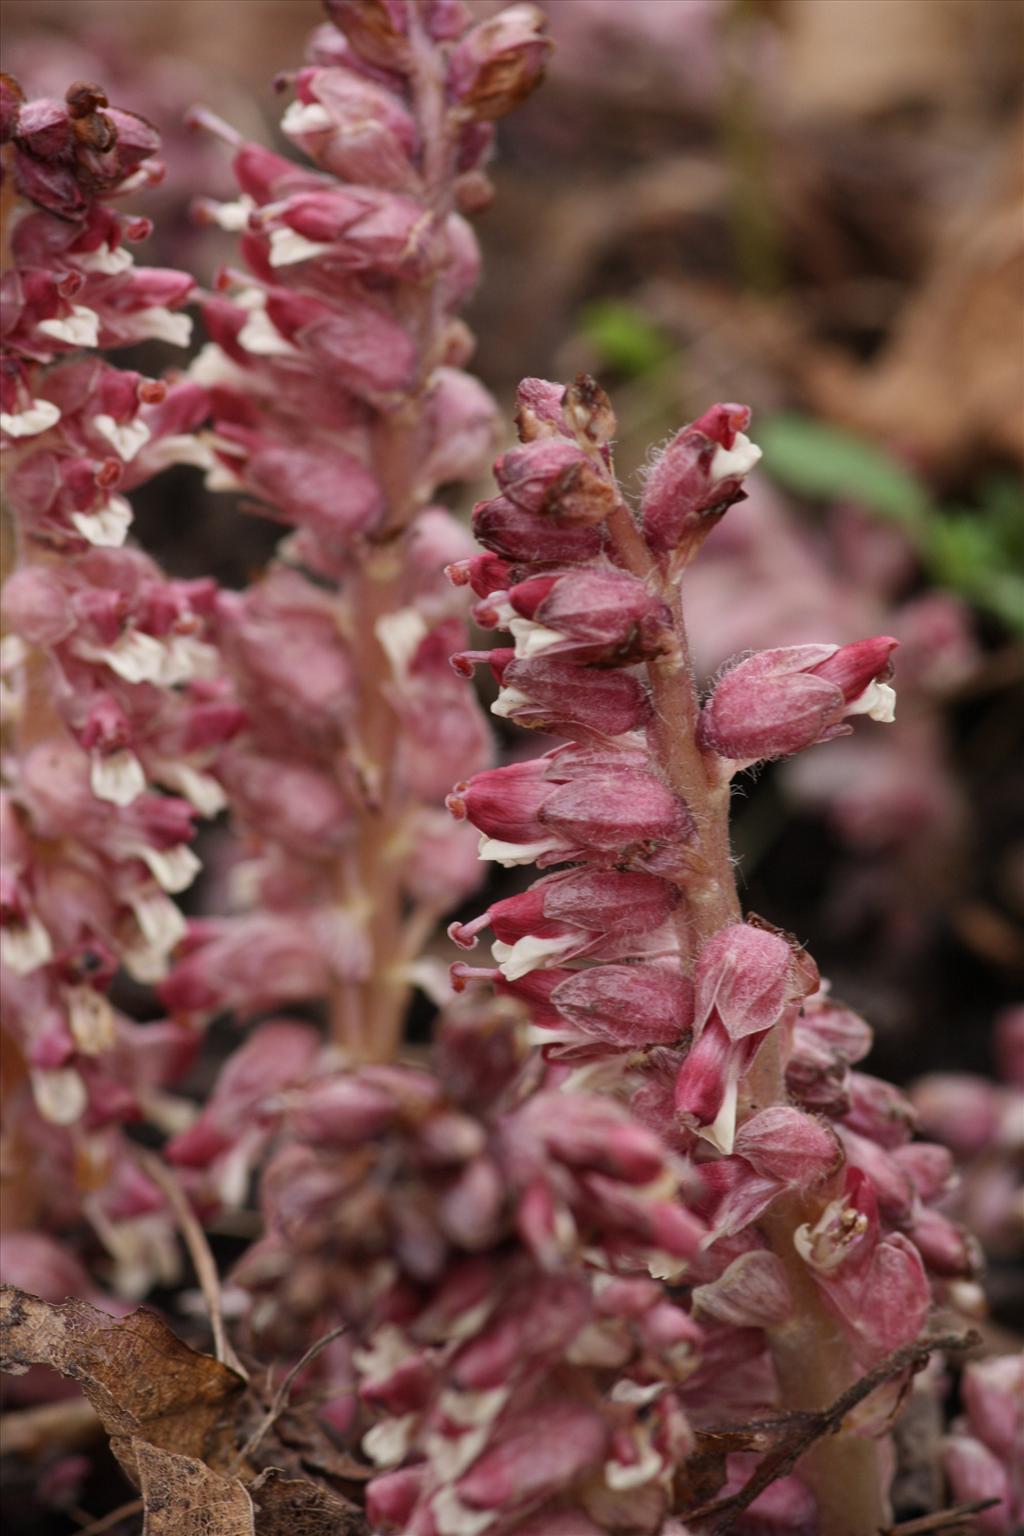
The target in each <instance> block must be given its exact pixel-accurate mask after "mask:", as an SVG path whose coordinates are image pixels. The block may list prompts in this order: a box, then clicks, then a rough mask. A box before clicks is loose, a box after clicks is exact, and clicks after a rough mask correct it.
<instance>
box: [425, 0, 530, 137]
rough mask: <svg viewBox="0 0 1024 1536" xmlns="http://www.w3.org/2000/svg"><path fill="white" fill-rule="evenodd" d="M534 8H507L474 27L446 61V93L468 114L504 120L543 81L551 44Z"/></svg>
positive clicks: (474, 116)
mask: <svg viewBox="0 0 1024 1536" xmlns="http://www.w3.org/2000/svg"><path fill="white" fill-rule="evenodd" d="M545 26H546V21H545V18H544V14H543V12H542V11H540V10H539V9H538V8H537V6H535V5H528V4H520V5H509V6H506V7H505V9H504V10H502V11H499V12H498V13H497V15H496V16H492V17H490V18H489V19H488V20H487V21H482V22H480V23H479V24H478V25H477V26H475V27H472V28H470V30H469V31H468V32H467V33H466V34H465V36H464V37H463V38H462V40H461V41H460V42H459V43H458V44H457V45H456V47H455V48H454V50H453V51H452V54H451V57H450V59H449V61H448V90H449V93H450V95H451V96H452V98H453V99H454V100H455V101H456V102H458V104H459V105H460V107H462V108H463V109H464V110H465V111H466V112H467V114H468V115H469V116H471V117H473V118H477V119H484V120H490V119H492V118H496V117H504V116H505V114H506V113H507V112H511V111H513V109H514V108H515V107H517V106H519V104H520V102H522V101H525V100H526V97H527V96H529V94H530V92H531V91H532V90H533V89H534V88H535V87H536V86H537V85H538V84H539V83H540V80H541V78H542V77H543V74H544V66H545V63H546V61H547V56H548V53H549V52H550V49H551V43H550V41H549V39H548V38H546V37H545V36H544V35H543V34H544V29H545Z"/></svg>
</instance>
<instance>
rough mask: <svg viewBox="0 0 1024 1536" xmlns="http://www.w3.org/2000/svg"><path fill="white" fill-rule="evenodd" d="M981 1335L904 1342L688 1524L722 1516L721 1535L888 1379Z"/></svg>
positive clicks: (690, 1515)
mask: <svg viewBox="0 0 1024 1536" xmlns="http://www.w3.org/2000/svg"><path fill="white" fill-rule="evenodd" d="M980 1337H981V1336H980V1334H977V1333H975V1332H974V1331H973V1329H972V1330H971V1332H969V1333H966V1334H961V1333H948V1334H941V1335H938V1336H936V1337H932V1338H927V1339H920V1340H917V1341H915V1342H914V1343H911V1344H904V1345H903V1346H902V1347H901V1348H900V1349H896V1350H893V1352H892V1354H890V1355H886V1357H885V1359H884V1360H880V1361H879V1362H878V1364H877V1365H876V1366H874V1367H873V1368H872V1369H871V1370H870V1371H868V1373H867V1375H866V1376H862V1377H861V1379H860V1380H859V1381H855V1382H854V1383H853V1385H852V1386H851V1387H848V1388H847V1390H846V1391H845V1392H842V1393H840V1395H839V1396H838V1397H837V1398H836V1400H835V1402H834V1403H832V1404H831V1406H830V1407H828V1408H826V1409H824V1410H823V1411H822V1412H821V1413H809V1414H806V1415H802V1419H803V1422H802V1423H800V1422H798V1423H796V1424H794V1426H793V1430H794V1432H793V1433H792V1434H791V1435H789V1436H788V1437H787V1439H786V1440H785V1441H784V1442H783V1443H782V1444H781V1445H779V1446H777V1447H776V1448H775V1449H774V1450H772V1451H769V1452H768V1454H767V1456H765V1458H764V1460H763V1461H761V1462H760V1463H759V1464H758V1466H757V1467H756V1468H755V1470H754V1472H753V1473H752V1475H751V1476H750V1477H749V1478H748V1479H747V1481H746V1482H745V1483H744V1485H743V1487H742V1488H741V1489H740V1490H739V1492H738V1493H734V1494H731V1495H730V1496H729V1497H728V1498H726V1499H716V1500H715V1501H714V1502H713V1503H711V1504H704V1505H701V1507H700V1508H699V1509H693V1510H685V1511H683V1512H682V1513H683V1515H684V1517H685V1518H686V1519H687V1520H688V1521H694V1520H708V1519H710V1518H711V1517H712V1515H724V1516H725V1519H724V1520H720V1521H719V1522H718V1524H717V1525H716V1526H715V1527H714V1532H713V1536H722V1533H723V1532H725V1531H728V1530H729V1528H730V1527H731V1525H732V1524H733V1522H734V1520H735V1519H736V1517H737V1516H738V1515H740V1514H741V1513H742V1512H743V1510H745V1509H747V1508H749V1506H750V1505H751V1504H752V1503H753V1502H754V1500H755V1499H756V1498H757V1496H758V1494H760V1493H763V1492H764V1490H765V1489H766V1488H768V1487H769V1486H770V1485H771V1484H772V1483H774V1482H775V1481H776V1479H778V1478H780V1477H785V1476H786V1474H787V1473H788V1472H790V1471H792V1469H793V1467H794V1466H795V1465H796V1463H797V1462H798V1461H799V1460H800V1458H801V1456H803V1455H805V1454H806V1452H807V1451H808V1450H809V1449H810V1448H811V1446H812V1445H813V1444H814V1443H815V1441H817V1440H820V1439H822V1438H823V1437H824V1436H825V1435H834V1434H835V1433H836V1432H837V1431H838V1430H839V1429H840V1428H841V1426H842V1423H843V1420H844V1419H845V1418H846V1417H847V1415H848V1414H849V1413H851V1412H852V1411H853V1409H854V1408H856V1407H857V1405H858V1404H859V1403H862V1402H863V1401H864V1399H865V1398H866V1397H870V1396H871V1393H872V1392H874V1391H876V1390H877V1389H878V1388H879V1387H881V1386H884V1385H885V1383H886V1382H887V1381H892V1380H893V1378H894V1377H896V1376H899V1375H901V1374H902V1373H903V1371H905V1370H907V1369H908V1368H914V1369H918V1370H919V1369H920V1368H921V1366H923V1365H924V1364H925V1362H926V1361H927V1359H928V1357H929V1356H930V1355H932V1354H934V1353H935V1351H936V1350H940V1349H941V1350H954V1349H970V1348H971V1347H973V1345H975V1344H977V1343H979V1342H980Z"/></svg>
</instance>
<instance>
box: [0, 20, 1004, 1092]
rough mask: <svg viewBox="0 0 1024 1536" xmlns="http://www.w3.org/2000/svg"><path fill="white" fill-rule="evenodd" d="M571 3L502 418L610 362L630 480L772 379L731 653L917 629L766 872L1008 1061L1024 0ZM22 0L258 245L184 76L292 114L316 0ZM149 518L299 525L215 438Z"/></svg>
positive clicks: (772, 904) (158, 527)
mask: <svg viewBox="0 0 1024 1536" xmlns="http://www.w3.org/2000/svg"><path fill="white" fill-rule="evenodd" d="M471 4H472V8H473V9H474V11H475V12H477V13H479V14H480V15H484V14H486V13H487V12H488V11H490V10H492V9H494V6H493V5H492V4H491V0H471ZM546 9H547V11H548V13H549V16H550V20H551V28H552V32H553V34H554V37H555V39H556V42H557V45H558V46H557V51H556V54H555V58H554V62H553V64H552V68H551V71H550V78H549V80H548V82H547V84H546V85H545V87H544V89H543V90H542V91H541V92H540V93H538V95H537V96H535V97H534V98H533V99H532V100H531V101H530V103H529V104H528V105H527V107H526V108H525V109H524V110H523V111H522V112H521V113H519V114H517V115H516V116H515V117H513V118H511V119H509V120H508V122H507V123H505V124H503V125H502V129H501V137H500V152H499V157H498V159H497V161H496V165H495V173H494V174H495V182H496V187H497V196H496V199H495V202H494V204H493V207H492V208H491V209H490V210H489V211H487V212H486V213H485V214H484V216H483V217H482V219H481V220H480V221H479V225H478V228H479V233H480V238H481V241H482V244H483V248H484V257H485V266H484V271H485V280H484V283H483V285H482V288H481V290H480V293H479V295H478V297H477V300H476V302H475V306H474V312H473V314H472V315H471V317H470V318H471V321H472V323H473V325H474V328H475V330H476V332H477V334H478V338H479V341H478V349H477V354H476V360H475V366H476V367H477V368H478V370H479V372H480V373H481V375H482V377H483V378H484V379H485V381H486V382H487V383H488V384H489V385H490V386H491V387H492V388H493V390H494V391H495V393H496V395H497V396H498V399H499V401H500V404H501V406H502V410H503V412H504V413H505V419H506V421H507V420H508V416H509V407H510V403H511V400H512V397H513V392H514V388H515V384H516V382H517V380H518V379H519V378H520V377H521V376H522V375H524V374H541V375H544V376H547V377H549V378H562V377H569V376H571V375H572V374H574V373H575V372H576V371H577V370H579V369H588V370H590V371H593V372H595V373H596V374H597V375H598V376H599V377H600V378H601V381H602V382H603V383H604V384H605V385H606V386H607V387H608V389H609V390H610V391H611V392H612V394H613V397H614V399H615V403H616V406H617V409H618V412H619V420H620V431H619V442H618V447H617V457H618V463H619V467H620V471H621V473H622V475H623V479H624V483H625V484H626V486H627V487H629V488H632V489H633V490H635V489H636V488H637V487H638V485H639V479H638V476H639V475H640V473H642V467H643V464H644V462H645V459H646V457H647V455H648V453H649V448H650V445H651V444H652V443H658V442H661V441H664V440H665V439H666V438H667V437H668V435H669V434H670V433H671V432H672V431H674V430H675V429H676V428H677V427H678V425H680V424H681V423H682V422H683V421H685V420H688V419H690V418H692V417H693V416H694V415H696V414H697V413H699V412H700V411H701V410H703V409H704V408H705V406H706V405H707V404H708V403H709V402H710V401H711V400H714V399H739V400H743V401H747V402H749V403H750V404H751V405H752V406H753V408H754V412H755V428H754V432H755V436H756V437H757V439H758V440H759V441H760V442H761V443H762V444H763V446H764V449H765V459H764V465H763V468H762V470H761V472H760V473H759V474H758V475H757V476H756V477H755V482H754V485H753V489H752V492H751V499H750V501H749V502H748V503H747V504H746V506H745V507H739V508H736V509H735V510H734V511H733V512H731V513H730V515H729V518H727V519H726V520H725V521H724V523H723V524H722V525H721V528H720V529H719V530H718V531H716V534H715V535H714V536H713V538H712V540H711V541H710V542H709V546H708V551H707V555H706V558H705V559H704V560H703V561H702V562H700V563H699V565H698V566H697V567H696V568H695V569H694V571H693V572H692V573H691V574H690V575H689V576H688V577H687V583H688V589H689V590H688V596H689V610H690V612H691V615H692V628H693V631H694V635H695V639H696V644H697V650H698V654H699V656H700V659H701V662H702V665H703V666H704V668H705V671H706V672H707V674H708V675H711V674H712V673H713V672H714V670H715V669H716V668H717V667H719V666H720V665H721V663H722V661H723V660H724V659H725V657H726V656H727V655H729V654H730V653H733V652H735V651H737V650H743V649H746V648H749V647H753V646H760V645H768V644H780V643H787V642H798V641H803V640H808V639H813V640H819V639H834V640H847V639H852V638H855V637H856V636H858V635H860V634H864V633H872V632H880V631H881V632H891V633H894V634H896V635H897V636H898V637H899V638H900V639H901V641H902V649H901V651H900V653H899V656H898V665H897V683H898V685H899V688H900V700H901V702H900V715H899V719H898V722H897V725H896V726H895V727H893V728H892V730H891V731H884V730H877V731H875V732H867V731H863V730H860V731H858V733H857V734H856V735H855V736H853V737H851V738H849V739H848V740H846V741H844V742H840V743H837V744H834V745H831V746H829V747H827V748H825V749H822V750H820V751H818V752H816V753H812V754H809V755H808V756H807V757H806V758H805V759H802V760H801V761H800V762H799V763H794V764H783V765H780V766H779V767H778V768H775V769H772V770H771V771H769V772H767V773H765V774H764V775H763V777H762V778H761V779H759V780H758V781H757V783H756V784H750V785H748V786H747V787H745V789H744V791H743V796H742V798H740V799H738V801H737V813H736V841H737V851H738V854H739V857H740V859H741V868H742V872H743V879H744V882H745V886H746V895H747V899H748V902H749V904H750V906H751V907H752V908H753V909H754V910H757V911H761V912H766V913H769V914H770V915H771V916H772V917H773V918H774V919H775V920H777V921H780V922H782V923H784V924H786V925H787V926H788V927H790V928H791V929H792V930H793V931H794V932H797V933H798V934H799V935H800V937H801V938H802V939H805V940H806V941H808V943H809V944H810V946H811V948H812V949H813V950H814V952H815V953H816V955H817V956H818V957H819V959H820V961H821V962H822V967H823V970H825V972H826V973H827V974H829V975H830V976H831V977H832V979H833V983H834V987H835V990H836V991H837V992H838V993H839V994H840V995H843V996H845V997H847V998H848V1000H849V1001H850V1002H852V1003H854V1004H855V1005H856V1006H858V1007H860V1008H861V1009H862V1010H863V1011H865V1012H866V1013H868V1014H869V1015H870V1017H871V1018H872V1020H873V1021H874V1022H875V1023H876V1025H877V1026H878V1030H879V1040H880V1045H879V1055H878V1064H877V1066H876V1068H875V1070H876V1071H878V1072H880V1073H881V1074H882V1075H890V1076H894V1077H896V1078H897V1079H898V1080H902V1081H906V1080H907V1079H909V1078H910V1077H911V1076H912V1075H913V1074H914V1073H915V1072H917V1071H919V1070H920V1069H921V1068H922V1066H923V1065H924V1064H926V1063H928V1064H932V1065H940V1066H943V1067H966V1068H971V1069H975V1070H980V1071H990V1070H992V1067H993V1063H992V1060H991V1058H990V1055H989V1045H988V1040H989V1029H990V1025H991V1020H992V1018H993V1016H994V1014H995V1013H996V1011H997V1010H998V1009H999V1008H1000V1007H1002V1006H1005V1005H1006V1004H1007V1003H1009V1002H1011V1001H1013V1000H1014V999H1015V998H1016V997H1019V996H1020V994H1021V989H1022V987H1024V787H1022V774H1021V768H1020V764H1021V761H1022V756H1024V656H1022V649H1021V643H1020V639H1021V634H1022V631H1024V501H1022V496H1021V489H1020V472H1021V468H1022V464H1024V348H1022V345H1021V308H1022V306H1021V299H1022V291H1024V222H1022V220H1021V215H1020V207H1021V191H1022V184H1024V155H1022V129H1024V104H1022V75H1021V69H1020V61H1021V57H1022V48H1024V6H1022V4H1021V3H1019V0H932V3H924V0H548V4H547V6H546ZM5 13H6V66H5V67H7V68H8V69H10V70H12V71H13V72H15V73H16V74H18V75H19V76H20V77H21V78H22V80H23V82H24V84H25V86H26V87H27V88H28V89H29V90H30V91H34V92H46V91H50V92H62V91H63V89H64V87H65V85H66V84H67V83H68V82H69V81H70V80H71V79H74V78H81V77H83V76H84V77H87V78H89V77H92V78H96V79H98V80H100V81H102V82H103V83H104V84H105V85H106V86H107V87H108V89H109V91H110V95H111V98H112V99H114V100H116V101H118V103H119V104H121V105H124V106H126V107H129V108H133V109H136V110H139V111H142V112H143V113H144V114H145V115H147V116H149V117H150V118H151V119H152V120H153V121H154V122H155V123H156V124H157V126H158V127H159V129H160V131H161V133H162V134H163V135H164V137H165V144H166V159H167V163H168V176H167V180H166V182H165V184H164V186H163V187H162V188H161V189H159V190H158V191H157V192H156V193H154V194H152V197H151V207H150V208H149V210H148V211H151V212H152V213H153V214H154V215H155V217H157V219H158V220H159V231H158V235H157V237H156V249H155V250H154V252H153V256H152V258H151V259H154V260H158V261H164V262H173V263H179V264H182V265H187V266H190V267H191V268H192V269H193V270H194V271H197V272H198V273H199V274H200V275H201V277H202V278H203V280H204V281H207V282H208V281H210V280H211V279H212V276H213V274H214V272H215V270H216V268H217V266H218V264H219V263H220V262H222V261H224V260H226V259H229V250H228V248H227V247H225V246H224V245H223V244H222V243H221V242H222V238H223V237H220V236H219V235H218V234H217V233H216V232H215V231H211V230H210V229H208V228H207V229H199V228H196V227H195V226H194V225H193V224H192V223H191V222H190V220H189V216H188V210H189V205H190V202H191V200H192V199H193V198H194V197H195V196H197V195H200V194H202V195H214V196H216V195H221V194H224V193H227V192H229V190H230V178H229V177H228V175H227V169H226V164H225V158H224V152H223V150H222V149H221V148H220V147H219V146H217V145H214V144H210V143H208V142H206V141H204V140H203V139H201V138H197V137H195V136H194V135H192V134H190V133H189V132H187V131H186V130H185V129H184V128H183V126H182V116H183V113H184V110H185V109H186V108H187V107H188V106H189V105H190V104H191V103H192V102H193V101H196V100H202V101H205V102H206V103H207V104H209V105H211V106H213V107H214V108H215V109H216V110H217V111H218V112H219V113H220V114H221V115H222V116H224V117H227V118H229V119H230V120H232V121H233V122H234V123H236V124H237V126H238V127H239V128H240V129H241V130H242V131H243V132H245V133H247V134H249V135H251V136H254V137H259V138H262V139H263V140H264V141H265V142H271V143H278V144H280V139H279V137H278V135H277V130H276V116H277V113H278V111H279V107H280V101H279V99H278V98H276V97H275V93H274V89H273V82H274V79H275V77H276V76H278V75H279V73H280V72H281V71H286V70H287V69H289V68H293V67H294V66H296V65H297V64H298V63H299V62H301V57H302V48H303V43H304V38H305V35H306V33H307V31H308V30H309V28H310V27H311V26H312V25H314V24H316V22H317V21H318V20H319V19H320V9H319V6H318V4H317V0H6V6H5ZM163 361H164V359H162V358H156V359H154V358H153V357H147V359H146V362H147V365H148V366H150V367H153V366H159V365H160V364H161V363H162V362H163ZM479 493H480V494H481V495H483V494H486V493H487V487H486V485H481V487H480V492H479ZM139 526H140V528H141V532H142V535H143V537H144V539H146V540H147V541H148V542H149V543H150V544H151V546H152V547H153V548H154V550H155V552H156V553H157V554H158V555H159V557H160V558H161V559H162V560H164V562H165V563H166V564H167V565H168V566H169V567H170V568H171V569H173V570H175V571H178V572H181V573H183V574H194V573H196V572H198V571H202V570H207V569H212V570H213V571H214V572H215V573H216V574H217V575H218V576H220V577H221V578H222V579H224V580H228V581H234V582H239V581H242V580H245V579H246V578H247V577H248V576H249V575H251V574H252V573H253V572H256V571H258V570H259V569H260V567H261V565H262V563H263V561H264V560H265V558H266V556H267V553H268V552H269V550H270V548H271V547H272V544H273V542H274V539H275V537H276V532H277V530H275V529H273V528H272V527H269V526H266V527H265V526H263V525H261V524H260V523H259V522H258V521H256V520H254V519H250V518H244V517H242V518H240V517H238V515H237V512H236V509H235V507H234V506H233V505H232V502H231V499H230V498H228V497H224V496H218V497H211V496H209V495H207V494H206V493H205V492H204V491H203V490H202V488H201V486H200V485H199V484H198V483H197V481H196V478H195V475H194V472H192V471H190V470H185V469H183V470H180V471H176V472H174V473H173V474H171V475H168V476H166V477H163V479H162V481H161V482H159V483H158V485H157V487H156V488H155V489H154V492H153V493H152V495H151V496H150V499H149V500H148V501H147V502H146V503H145V505H144V506H143V508H142V512H141V517H140V523H139ZM505 745H506V749H507V750H508V751H510V752H515V751H519V752H521V751H523V750H524V745H523V741H522V738H521V737H520V738H519V739H518V740H513V739H512V738H511V736H509V737H508V738H507V740H506V743H505ZM537 745H538V743H536V742H535V741H531V742H530V743H529V744H528V746H529V748H530V749H531V750H532V749H534V748H535V747H536V746H537ZM503 878H504V879H505V880H506V881H508V880H510V879H513V878H515V877H513V876H504V877H503ZM510 888H511V887H510V886H508V885H506V886H504V887H502V890H503V892H504V891H507V889H510ZM474 910H475V908H474ZM438 953H439V954H442V953H444V954H445V955H447V950H446V949H445V948H444V947H443V946H442V945H441V944H439V947H438Z"/></svg>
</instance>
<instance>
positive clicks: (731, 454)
mask: <svg viewBox="0 0 1024 1536" xmlns="http://www.w3.org/2000/svg"><path fill="white" fill-rule="evenodd" d="M749 422H750V411H749V410H748V408H747V407H746V406H744V405H715V406H712V407H711V409H710V410H709V411H707V412H706V413H705V414H704V415H703V416H702V417H701V418H700V419H699V420H698V421H695V422H693V423H692V424H691V425H690V426H688V427H684V428H683V429H682V431H681V432H680V433H678V435H677V436H676V437H675V438H673V440H672V442H671V443H670V444H669V445H668V447H667V448H666V449H665V452H664V453H663V454H662V455H661V457H660V458H659V459H658V460H657V462H656V463H655V464H654V466H653V468H652V469H651V470H650V473H649V474H648V477H647V484H646V486H645V488H644V496H643V501H642V503H641V512H642V514H643V524H644V536H645V538H646V539H647V542H648V544H649V545H650V547H651V549H653V550H654V551H655V553H656V554H665V553H668V552H669V551H671V550H676V549H678V550H679V551H680V552H681V553H685V554H691V553H693V552H695V550H696V549H697V548H699V547H700V544H701V543H702V542H703V540H704V538H705V537H706V535H707V534H708V533H709V532H710V531H711V529H712V528H713V527H714V525H715V523H716V522H718V520H719V518H721V517H722V516H723V514H724V513H725V512H726V511H727V510H728V509H729V507H730V506H732V504H733V502H735V501H739V500H740V499H741V497H742V495H743V492H742V491H741V489H740V487H741V485H742V483H743V477H744V476H745V475H746V474H747V473H748V471H749V470H751V469H753V467H754V465H755V464H756V463H757V461H758V459H759V458H760V457H761V453H760V449H758V448H755V447H754V445H753V444H752V443H751V442H750V441H749V440H748V439H747V438H746V437H744V435H743V429H744V428H745V427H747V426H748V425H749Z"/></svg>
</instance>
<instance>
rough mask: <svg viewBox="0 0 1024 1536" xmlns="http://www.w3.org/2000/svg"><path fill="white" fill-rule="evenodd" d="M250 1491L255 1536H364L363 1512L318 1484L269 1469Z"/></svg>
mask: <svg viewBox="0 0 1024 1536" xmlns="http://www.w3.org/2000/svg"><path fill="white" fill-rule="evenodd" d="M249 1491H250V1493H251V1494H252V1498H253V1503H254V1504H255V1506H256V1536H365V1533H366V1530H367V1525H366V1516H365V1515H364V1513H363V1511H362V1510H361V1509H359V1508H358V1507H357V1505H355V1504H351V1503H349V1501H348V1500H347V1499H342V1498H339V1497H338V1496H337V1495H336V1494H333V1493H330V1492H329V1491H328V1490H327V1489H326V1488H322V1487H321V1486H320V1485H319V1484H318V1483H313V1482H307V1481H305V1480H303V1479H299V1478H289V1477H285V1476H284V1475H283V1474H282V1473H281V1472H279V1471H278V1469H277V1468H276V1467H268V1468H267V1470H266V1471H265V1472H261V1473H260V1475H259V1477H258V1478H257V1479H256V1481H255V1482H253V1483H251V1484H250V1485H249Z"/></svg>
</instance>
